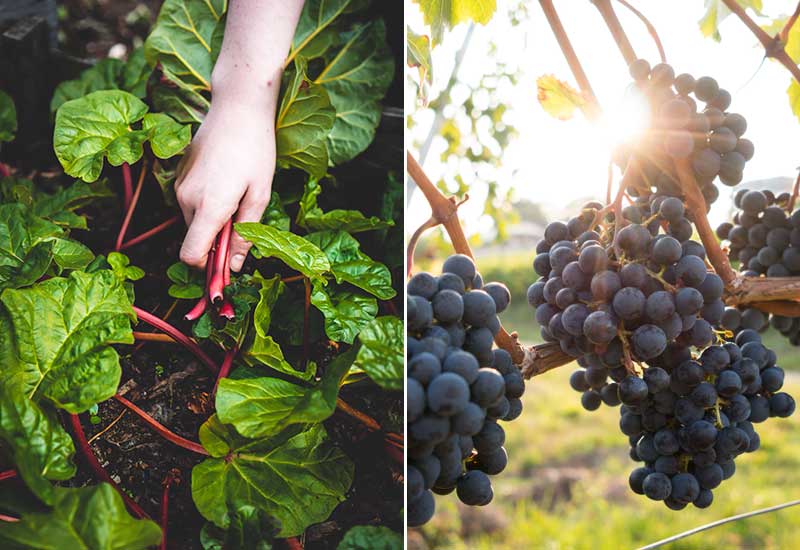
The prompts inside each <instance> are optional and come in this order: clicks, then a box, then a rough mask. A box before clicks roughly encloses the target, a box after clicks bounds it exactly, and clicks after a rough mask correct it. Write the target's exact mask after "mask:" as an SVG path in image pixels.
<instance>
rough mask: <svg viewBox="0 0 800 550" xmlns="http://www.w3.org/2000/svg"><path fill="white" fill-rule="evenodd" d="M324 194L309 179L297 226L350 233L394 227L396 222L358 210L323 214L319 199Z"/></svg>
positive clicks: (314, 181) (333, 211)
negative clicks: (367, 215)
mask: <svg viewBox="0 0 800 550" xmlns="http://www.w3.org/2000/svg"><path fill="white" fill-rule="evenodd" d="M320 193H322V187H321V186H320V184H319V181H318V180H317V179H314V178H309V179H308V181H307V182H306V186H305V190H304V191H303V197H302V198H301V199H300V208H299V210H298V211H297V224H298V225H299V226H301V227H305V228H306V229H309V230H311V231H324V230H327V229H333V230H335V229H341V230H342V231H347V232H348V233H361V232H362V231H371V230H373V229H385V228H387V227H392V226H393V225H394V222H393V221H391V220H388V221H384V220H382V219H380V218H378V217H377V216H370V217H366V216H365V215H364V214H362V213H361V212H359V211H358V210H341V209H335V210H329V211H328V212H323V211H322V209H321V208H320V207H319V206H317V197H318V196H319V194H320Z"/></svg>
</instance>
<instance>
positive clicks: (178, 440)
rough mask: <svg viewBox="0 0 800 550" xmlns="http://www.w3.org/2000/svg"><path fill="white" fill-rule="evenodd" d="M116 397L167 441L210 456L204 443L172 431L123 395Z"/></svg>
mask: <svg viewBox="0 0 800 550" xmlns="http://www.w3.org/2000/svg"><path fill="white" fill-rule="evenodd" d="M114 399H116V400H117V401H119V402H120V403H121V404H122V405H123V406H124V407H125V408H127V409H128V410H130V411H131V412H133V413H135V414H136V415H137V416H138V417H139V418H141V419H142V420H144V421H145V422H147V424H148V425H149V426H150V427H151V428H153V429H154V430H155V431H156V432H157V433H158V435H160V436H161V437H163V438H164V439H166V440H167V441H169V442H171V443H174V444H175V445H177V446H178V447H183V448H184V449H186V450H188V451H192V452H195V453H197V454H201V455H205V456H208V451H206V450H205V449H204V448H203V446H202V445H200V444H199V443H195V442H194V441H189V440H188V439H186V438H185V437H181V436H179V435H178V434H176V433H175V432H173V431H170V430H169V429H168V428H166V427H165V426H163V425H162V424H160V423H159V422H158V421H157V420H156V419H155V418H153V417H152V416H150V415H149V414H147V413H146V412H144V411H143V410H142V409H140V408H139V407H137V406H136V405H134V404H133V403H131V402H130V401H128V400H127V399H125V398H124V397H122V396H121V395H115V396H114Z"/></svg>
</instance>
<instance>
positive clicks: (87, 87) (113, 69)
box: [50, 58, 125, 113]
mask: <svg viewBox="0 0 800 550" xmlns="http://www.w3.org/2000/svg"><path fill="white" fill-rule="evenodd" d="M124 67H125V63H124V62H123V61H121V60H119V59H113V58H106V59H101V60H100V61H98V62H97V63H95V64H94V65H92V66H91V67H89V68H88V69H86V70H85V71H83V72H82V73H81V75H80V76H79V77H78V78H76V79H74V80H65V81H64V82H62V83H61V84H59V85H58V86H56V89H55V91H54V92H53V98H52V99H51V100H50V112H51V113H55V112H56V111H57V110H58V108H59V107H61V105H63V104H64V103H66V102H67V101H70V100H72V99H78V98H79V97H83V96H85V95H86V94H90V93H92V92H96V91H98V90H118V89H120V86H119V80H120V78H121V77H122V71H123V69H124Z"/></svg>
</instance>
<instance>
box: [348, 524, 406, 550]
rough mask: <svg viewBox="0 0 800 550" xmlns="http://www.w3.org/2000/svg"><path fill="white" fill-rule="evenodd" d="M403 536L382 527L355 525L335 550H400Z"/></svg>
mask: <svg viewBox="0 0 800 550" xmlns="http://www.w3.org/2000/svg"><path fill="white" fill-rule="evenodd" d="M402 548H403V536H402V535H401V534H400V533H395V532H394V531H392V530H391V529H389V528H388V527H383V526H382V525H356V526H355V527H352V528H350V530H349V531H348V532H347V533H346V534H345V536H344V538H343V539H342V542H340V543H339V546H337V547H336V550H401V549H402Z"/></svg>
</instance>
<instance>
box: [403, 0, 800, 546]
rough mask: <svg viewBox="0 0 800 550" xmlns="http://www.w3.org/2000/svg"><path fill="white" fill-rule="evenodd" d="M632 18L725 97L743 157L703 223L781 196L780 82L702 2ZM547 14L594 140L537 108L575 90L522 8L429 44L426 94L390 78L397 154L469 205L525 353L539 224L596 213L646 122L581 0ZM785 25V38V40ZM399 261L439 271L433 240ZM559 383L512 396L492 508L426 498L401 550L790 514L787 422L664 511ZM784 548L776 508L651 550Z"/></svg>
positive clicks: (574, 542) (785, 176)
mask: <svg viewBox="0 0 800 550" xmlns="http://www.w3.org/2000/svg"><path fill="white" fill-rule="evenodd" d="M631 3H632V4H633V5H635V6H636V7H637V8H638V9H640V10H641V11H643V12H644V14H645V15H646V16H647V17H648V18H649V19H650V21H651V22H653V24H654V25H655V27H656V28H657V30H658V32H659V35H660V38H661V40H662V42H663V44H664V49H665V51H666V55H667V61H668V62H669V63H670V64H671V65H672V66H673V67H674V68H675V72H676V73H681V72H689V73H691V74H693V75H694V76H695V77H699V76H703V75H709V76H713V77H714V78H716V79H717V80H718V82H719V83H720V85H721V86H722V87H724V88H726V89H728V90H729V91H730V92H731V94H732V96H733V103H732V105H731V108H730V111H734V112H739V113H741V114H743V115H744V116H745V117H746V118H747V121H748V130H747V132H746V134H745V137H747V138H749V139H750V140H752V141H753V142H754V143H755V146H756V153H755V156H754V158H753V160H752V161H750V162H748V163H747V167H746V169H745V178H744V182H743V183H742V184H740V185H739V186H737V187H735V188H728V187H725V186H723V185H721V184H718V186H719V188H720V198H719V199H718V200H717V202H716V203H715V204H714V206H713V208H712V210H711V213H710V215H709V218H710V221H711V225H712V226H713V227H716V225H717V224H718V223H720V222H722V221H724V220H726V219H728V218H729V216H730V215H731V212H732V196H733V193H735V192H736V190H737V189H739V188H749V189H771V190H773V191H775V192H776V194H777V192H780V191H787V190H789V189H790V188H791V186H792V183H793V181H794V179H795V177H796V175H797V166H798V164H800V152H798V146H797V144H798V143H800V124H798V117H797V116H796V114H795V113H794V112H793V107H794V110H795V111H796V112H797V111H800V105H799V104H798V102H797V101H795V102H794V103H792V102H791V101H790V97H789V95H788V93H787V89H788V88H789V84H790V82H791V76H790V75H789V73H788V72H787V71H786V69H785V68H784V67H782V66H780V65H778V64H777V63H775V62H772V61H769V60H766V61H764V60H763V58H764V50H763V48H762V47H761V46H760V44H758V42H757V41H756V39H755V38H754V37H753V35H752V34H751V33H750V32H749V31H748V30H747V29H746V28H745V27H744V25H743V24H742V23H741V21H739V20H738V19H736V18H735V17H728V18H725V17H724V16H725V15H726V13H727V11H726V10H725V8H724V6H721V2H720V1H719V0H705V2H703V1H700V0H676V1H672V2H644V1H641V0H639V1H635V0H634V1H632V2H631ZM743 3H747V4H748V5H751V6H752V5H754V4H756V5H761V6H760V7H761V11H762V13H763V14H765V17H763V18H756V20H757V22H758V23H759V24H762V25H764V26H765V27H769V26H770V25H774V24H780V23H781V22H782V20H783V19H782V17H783V18H785V17H786V16H787V15H789V14H791V13H792V12H793V11H794V9H795V7H796V5H797V2H796V1H794V0H775V1H770V0H764V1H763V2H758V1H756V2H753V1H750V2H743ZM554 4H555V7H556V9H557V10H558V13H559V16H560V17H561V20H562V23H563V24H564V26H565V28H566V31H567V33H568V34H569V37H570V40H571V41H572V43H573V46H574V48H575V50H576V52H577V54H578V57H579V58H580V60H581V62H582V63H583V67H584V70H585V71H586V72H587V74H588V77H589V80H590V82H591V83H592V86H593V88H594V91H595V94H596V95H597V97H598V99H599V101H600V104H601V105H602V106H603V108H604V110H605V112H606V116H605V117H604V120H603V121H602V123H601V124H599V125H592V124H590V123H589V122H588V121H587V120H586V119H585V118H584V117H583V116H582V115H581V114H580V113H579V112H577V113H576V114H575V116H573V117H572V118H571V119H569V120H567V121H563V120H557V119H556V118H553V117H552V116H550V115H549V114H547V113H546V112H545V111H544V109H543V108H542V106H541V105H540V104H539V102H538V101H537V85H536V80H537V78H538V77H541V76H544V75H549V74H552V75H554V76H555V77H556V78H558V79H561V80H564V81H567V82H569V83H571V84H572V85H573V86H574V80H573V78H572V75H571V73H570V71H569V68H568V66H567V63H566V61H565V59H564V57H563V54H562V53H561V51H560V49H559V48H558V45H557V43H556V41H555V38H554V36H553V33H552V31H551V30H550V27H549V26H548V24H547V22H546V20H545V18H544V15H543V13H542V11H541V9H540V7H539V4H538V2H525V1H518V0H498V1H497V11H496V12H495V14H494V17H493V18H492V20H491V21H490V22H489V23H488V24H487V25H470V24H462V25H459V26H458V27H456V28H454V29H453V30H452V31H451V32H448V33H445V34H444V39H443V41H442V43H441V44H440V45H438V46H436V47H435V48H434V49H433V51H432V74H431V77H432V78H431V81H430V83H427V84H424V85H422V86H419V82H420V75H419V73H418V69H417V68H408V69H407V75H406V76H407V79H406V94H405V101H406V113H410V114H409V115H408V117H407V127H408V129H409V131H408V134H407V142H408V146H409V149H410V150H411V152H412V153H413V154H414V155H415V156H416V157H417V158H418V159H420V160H421V162H423V161H422V159H423V158H424V162H423V165H424V169H425V171H426V173H427V174H428V175H429V176H430V177H431V179H432V180H433V181H434V182H436V183H437V185H438V186H439V187H440V189H442V190H443V191H444V192H445V193H446V194H451V195H456V196H458V197H463V196H464V195H465V194H467V193H468V194H469V200H468V201H467V202H466V203H465V204H464V205H463V206H462V207H461V209H460V211H459V216H460V219H461V222H462V225H463V226H464V229H465V231H466V233H467V235H468V237H469V239H470V243H471V245H472V246H473V250H474V252H475V255H476V258H477V262H478V266H479V269H480V271H481V273H482V275H483V278H484V280H485V281H493V280H496V281H502V282H504V283H506V284H507V285H508V287H509V288H510V290H511V295H512V303H511V306H510V307H509V308H508V310H506V311H505V312H504V313H503V314H502V315H501V320H502V322H503V325H504V327H505V328H506V329H507V330H509V331H517V332H518V333H519V335H520V338H521V340H522V341H523V342H524V343H526V344H535V343H537V342H539V341H540V337H539V327H538V326H537V325H536V322H535V321H534V315H533V314H534V310H533V308H531V307H530V306H529V305H528V303H527V300H526V298H525V295H526V290H527V288H528V286H529V285H530V284H531V283H533V282H534V281H535V280H536V278H537V275H536V274H535V273H534V271H533V269H532V267H531V264H532V261H533V258H534V256H535V251H534V248H535V246H536V243H537V242H538V240H539V239H540V238H541V237H542V234H543V231H544V227H545V225H546V224H547V223H548V222H550V221H553V220H566V219H567V218H568V217H569V216H571V215H574V214H575V213H576V212H577V211H578V209H579V208H580V206H581V205H582V204H583V203H585V202H586V201H587V200H590V199H599V200H604V195H605V191H606V181H607V180H606V178H607V169H608V159H609V153H610V151H611V149H612V147H613V145H614V143H615V141H616V140H617V139H619V138H620V137H625V132H627V131H629V129H630V128H632V127H633V128H635V127H636V126H637V123H644V124H646V121H637V120H636V113H635V112H633V110H632V109H631V108H630V105H629V104H626V102H625V101H624V96H625V90H626V88H627V87H628V85H629V83H630V77H629V76H628V73H627V67H626V65H625V63H624V61H623V59H622V56H621V55H620V54H619V52H618V50H617V47H616V45H615V43H614V42H613V40H612V38H611V35H610V33H609V32H608V29H607V28H606V26H605V24H604V23H603V20H602V18H601V17H600V14H599V12H598V11H597V10H596V9H595V7H594V6H593V5H592V4H591V2H588V1H586V2H575V1H570V2H567V1H563V0H562V1H558V0H556V1H555V2H554ZM613 5H614V9H615V11H616V12H617V15H618V17H619V18H620V20H621V22H622V24H623V26H624V28H625V31H626V33H627V34H628V37H629V38H630V40H631V42H632V44H633V47H634V49H635V50H636V52H637V54H638V55H639V56H641V57H645V58H647V59H648V60H649V61H650V62H651V64H655V63H657V62H658V55H657V50H656V48H655V46H654V43H653V41H652V39H651V38H650V36H649V35H648V34H647V31H646V29H645V27H644V25H642V23H641V22H640V21H639V20H638V19H637V18H635V17H634V16H633V15H632V14H631V13H630V12H628V11H627V10H626V9H624V8H623V7H622V6H621V5H620V4H618V3H616V2H614V3H613ZM751 14H752V12H751ZM776 22H777V23H776ZM406 23H407V25H408V28H409V30H410V31H413V32H414V33H417V34H420V35H424V34H427V33H428V30H427V27H426V25H425V24H424V22H423V18H422V15H421V13H420V11H419V7H418V5H417V4H416V3H413V2H412V1H411V0H407V2H406ZM717 23H719V26H718V29H717ZM796 27H797V25H796V26H795V31H794V32H795V33H798V34H797V36H796V37H795V38H794V40H800V29H797V28H796ZM778 28H780V27H778ZM715 32H718V34H719V36H718V37H715V36H714V35H715ZM704 33H705V34H707V35H709V36H705V35H704ZM772 34H774V31H772ZM715 38H720V39H721V40H719V41H717V40H716V39H715ZM790 42H791V41H790ZM794 44H800V42H795V43H793V44H792V45H794ZM799 47H800V46H799ZM615 176H616V177H618V176H619V174H618V173H617V174H615ZM407 199H408V201H409V202H408V205H409V206H408V208H407V214H406V216H407V218H406V232H407V235H409V236H410V234H411V233H413V231H414V230H415V229H416V228H417V227H418V226H419V225H421V224H422V223H423V222H424V221H425V220H426V219H427V218H428V216H429V215H430V208H429V207H428V205H427V203H426V202H425V199H424V197H422V195H421V193H419V192H418V191H417V190H416V189H415V186H414V184H413V182H408V186H407ZM416 250H417V251H416V255H415V263H414V272H417V271H421V270H430V271H432V272H437V271H438V269H439V267H440V262H441V258H443V257H446V256H447V255H448V254H449V253H452V247H451V246H450V244H449V242H448V240H447V237H446V235H445V233H444V232H443V231H441V230H440V229H438V228H437V229H434V230H430V231H428V232H427V233H426V234H425V236H424V237H423V238H422V239H421V240H420V242H419V244H418V246H417V249H416ZM765 336H766V337H765V344H766V345H768V346H769V347H770V348H772V349H773V350H775V351H776V353H777V354H778V357H779V361H778V364H779V365H780V366H781V367H783V368H784V369H785V370H786V371H787V383H786V386H785V391H787V392H789V393H791V394H793V395H795V396H797V395H800V353H799V352H800V350H798V348H795V347H793V346H791V345H790V344H789V343H788V341H787V340H786V339H785V338H784V337H782V336H780V335H779V334H778V333H776V332H774V331H770V332H768V333H767V334H766V335H765ZM575 368H577V366H576V365H574V364H572V365H567V366H564V367H561V368H558V369H556V370H554V371H551V372H548V373H546V374H544V375H542V376H539V377H536V378H535V379H533V380H531V381H529V383H528V389H527V392H526V394H525V396H524V397H523V402H524V406H525V408H524V411H523V413H522V416H521V417H520V418H519V419H517V420H515V421H514V422H513V423H511V424H510V425H508V426H507V429H506V448H507V450H508V454H509V465H508V468H507V469H506V470H505V471H504V472H503V473H502V474H500V475H499V476H496V477H495V478H493V482H492V483H493V486H494V490H495V497H494V500H493V502H492V503H491V504H489V505H488V506H486V507H475V508H470V507H466V506H463V505H461V504H460V503H459V502H458V499H457V498H455V496H453V495H449V496H445V497H437V502H436V506H437V511H436V514H435V516H434V518H433V520H431V522H430V523H428V524H427V525H426V526H425V527H424V528H423V529H421V530H410V531H409V539H408V542H409V548H410V549H420V550H421V549H426V548H430V549H434V548H441V549H445V548H446V549H451V548H452V549H484V548H485V549H490V548H491V549H500V548H534V549H539V548H547V549H572V548H579V549H582V548H586V549H620V548H635V547H639V546H642V545H644V544H647V543H650V542H654V541H656V540H659V539H661V538H664V537H667V536H670V535H673V534H676V533H679V532H681V531H684V530H687V529H691V528H693V527H696V526H699V525H703V524H705V523H708V522H711V521H714V520H716V519H719V518H723V517H726V516H730V515H734V514H738V513H742V512H747V511H749V510H754V509H757V508H761V507H766V506H771V505H774V504H779V503H781V502H784V501H788V500H792V499H797V498H800V415H795V416H794V417H793V418H790V419H772V420H770V421H767V422H765V423H763V424H760V425H758V426H757V429H758V432H759V434H760V435H761V441H762V446H761V449H760V450H759V451H757V452H755V453H753V454H749V455H746V456H742V457H741V458H740V459H739V460H737V462H736V466H737V472H736V475H734V477H733V478H731V479H730V480H728V481H726V482H725V483H724V484H723V485H722V487H720V488H719V489H718V490H715V491H714V497H715V498H714V504H713V505H712V506H711V507H710V508H708V509H705V510H700V509H697V508H694V507H689V508H687V509H686V510H684V511H681V512H673V511H670V510H668V509H667V508H666V507H665V506H664V505H663V504H661V503H657V502H653V501H650V500H648V499H647V498H645V497H642V496H639V495H636V494H634V493H633V492H632V491H631V490H630V489H629V488H628V474H629V473H630V471H631V470H632V469H633V468H634V467H635V465H634V463H633V462H632V461H631V460H630V458H629V457H628V443H627V438H626V437H625V436H624V435H622V434H621V433H620V432H619V429H618V420H619V412H618V411H617V410H616V409H613V410H612V409H610V408H608V407H605V406H603V407H601V409H600V410H598V411H596V412H593V413H589V412H587V411H585V410H584V409H583V408H582V407H581V404H580V395H579V394H578V393H576V392H574V391H573V390H572V389H571V388H570V387H569V384H568V379H569V375H570V373H571V372H572V371H573V370H574V369H575ZM798 540H800V512H798V511H797V509H796V508H795V509H791V508H790V509H788V510H785V511H782V512H777V513H772V514H767V515H763V516H759V517H755V518H751V519H747V520H744V521H738V522H735V523H731V524H728V525H725V526H722V527H718V528H716V529H713V530H711V531H707V532H704V533H700V534H697V535H694V536H692V537H690V538H687V539H683V540H681V541H679V542H677V543H673V544H672V545H668V546H666V548H672V549H678V548H680V549H708V548H735V549H744V548H747V549H750V548H752V549H781V550H783V549H792V548H798V547H800V543H798Z"/></svg>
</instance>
